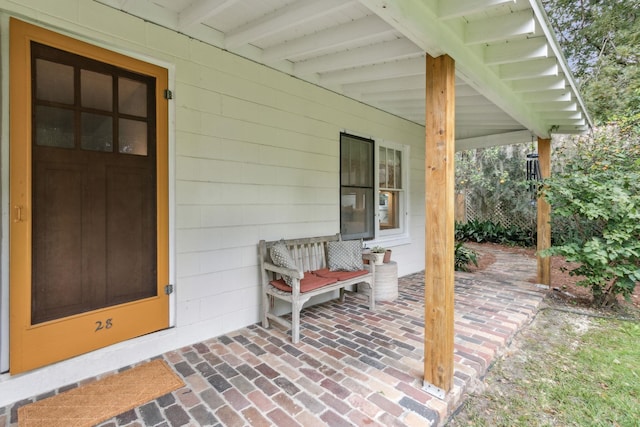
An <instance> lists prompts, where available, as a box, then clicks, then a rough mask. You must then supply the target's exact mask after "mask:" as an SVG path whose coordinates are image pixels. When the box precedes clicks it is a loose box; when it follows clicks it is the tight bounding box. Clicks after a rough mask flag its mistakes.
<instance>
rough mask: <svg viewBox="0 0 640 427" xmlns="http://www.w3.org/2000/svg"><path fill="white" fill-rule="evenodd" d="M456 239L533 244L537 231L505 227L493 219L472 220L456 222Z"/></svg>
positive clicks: (523, 244)
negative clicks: (492, 220)
mask: <svg viewBox="0 0 640 427" xmlns="http://www.w3.org/2000/svg"><path fill="white" fill-rule="evenodd" d="M455 236H456V240H458V241H463V242H476V243H486V242H490V243H499V244H503V245H516V246H533V245H534V243H535V233H534V232H533V231H532V230H523V229H521V228H518V227H505V226H503V225H501V224H497V223H494V222H491V221H478V220H472V221H468V222H466V223H456V234H455Z"/></svg>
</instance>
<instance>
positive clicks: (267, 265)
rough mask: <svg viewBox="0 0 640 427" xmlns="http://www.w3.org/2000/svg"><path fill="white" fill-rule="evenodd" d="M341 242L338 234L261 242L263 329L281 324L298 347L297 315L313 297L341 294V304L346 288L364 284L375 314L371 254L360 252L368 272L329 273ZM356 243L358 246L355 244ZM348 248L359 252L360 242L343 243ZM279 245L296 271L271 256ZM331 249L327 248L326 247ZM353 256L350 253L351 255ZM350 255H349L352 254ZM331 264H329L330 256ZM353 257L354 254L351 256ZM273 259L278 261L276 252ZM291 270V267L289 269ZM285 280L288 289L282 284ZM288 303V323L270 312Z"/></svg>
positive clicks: (370, 306) (370, 307) (341, 271)
mask: <svg viewBox="0 0 640 427" xmlns="http://www.w3.org/2000/svg"><path fill="white" fill-rule="evenodd" d="M329 242H342V240H341V238H340V234H334V235H331V236H323V237H309V238H302V239H291V240H276V241H271V242H267V241H264V240H261V241H260V244H259V262H260V272H261V276H262V277H261V280H262V326H264V327H265V328H268V327H269V320H272V321H275V322H277V323H280V324H281V325H283V326H285V327H287V328H290V329H291V341H292V342H293V343H294V344H297V343H298V342H299V341H300V311H301V310H302V306H303V305H304V304H305V303H306V302H307V301H309V299H310V298H311V297H313V296H316V295H320V294H324V293H327V292H333V291H336V290H339V291H340V302H344V292H345V287H347V286H351V285H356V284H358V283H364V284H366V285H368V288H369V289H370V293H369V295H364V296H365V297H368V300H369V301H368V302H369V309H370V310H375V295H374V294H375V289H374V286H373V285H374V283H375V265H374V263H373V256H372V255H371V254H365V255H363V254H362V252H361V249H360V252H359V254H358V255H359V259H360V263H361V264H360V265H362V259H363V258H364V259H370V262H369V264H368V269H365V267H364V266H361V267H360V269H359V270H357V271H344V270H336V269H331V270H330V269H329V266H335V265H336V261H335V258H337V257H336V256H335V255H332V254H335V253H336V248H337V247H344V246H345V245H342V246H340V245H341V244H340V243H337V244H336V243H329ZM356 242H357V243H356ZM343 243H345V244H347V245H348V246H349V247H350V248H352V247H353V246H355V245H356V244H357V245H358V246H359V248H362V242H361V241H350V242H343ZM282 244H284V245H285V246H286V248H287V249H288V252H289V254H290V255H291V258H292V259H293V262H295V267H296V268H287V267H283V266H279V265H276V264H278V261H276V262H274V260H273V259H272V258H271V254H272V252H273V251H274V249H273V248H274V246H276V245H279V248H278V250H282V247H283V246H282ZM329 246H330V247H329ZM352 252H353V251H352ZM351 254H352V253H351ZM330 255H331V256H333V257H334V260H329V256H330ZM352 255H353V254H352ZM276 258H280V255H279V252H278V253H277V255H276ZM292 267H293V266H292ZM286 276H288V277H289V278H290V279H289V282H290V283H291V285H288V284H287V283H285V279H286ZM275 299H278V300H282V301H287V302H288V303H290V304H291V321H290V322H289V321H287V320H286V319H285V318H283V317H282V316H279V315H276V314H275V313H273V312H272V308H274V305H275V304H274V302H275V301H274V300H275Z"/></svg>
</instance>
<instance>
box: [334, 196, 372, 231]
mask: <svg viewBox="0 0 640 427" xmlns="http://www.w3.org/2000/svg"><path fill="white" fill-rule="evenodd" d="M373 207H374V203H373V189H371V188H351V187H343V188H342V189H341V195H340V224H341V225H340V232H341V233H342V237H343V238H344V239H345V240H346V239H357V238H363V239H372V238H373V236H374V230H373Z"/></svg>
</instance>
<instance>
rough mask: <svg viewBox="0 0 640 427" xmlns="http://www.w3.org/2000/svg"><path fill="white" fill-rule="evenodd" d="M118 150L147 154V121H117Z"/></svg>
mask: <svg viewBox="0 0 640 427" xmlns="http://www.w3.org/2000/svg"><path fill="white" fill-rule="evenodd" d="M118 124H119V128H118V131H119V133H118V151H119V152H120V153H126V154H136V155H139V156H146V155H147V123H146V122H140V121H137V120H128V119H120V120H119V121H118Z"/></svg>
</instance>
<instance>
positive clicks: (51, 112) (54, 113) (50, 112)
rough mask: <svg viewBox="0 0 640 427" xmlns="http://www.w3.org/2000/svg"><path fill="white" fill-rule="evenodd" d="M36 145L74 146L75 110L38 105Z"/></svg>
mask: <svg viewBox="0 0 640 427" xmlns="http://www.w3.org/2000/svg"><path fill="white" fill-rule="evenodd" d="M35 128H36V135H35V136H36V145H40V146H46V147H61V148H73V147H74V140H75V138H74V133H73V111H71V110H65V109H62V108H55V107H45V106H42V105H39V106H37V107H36V123H35Z"/></svg>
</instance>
